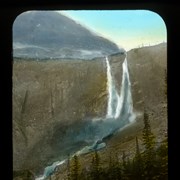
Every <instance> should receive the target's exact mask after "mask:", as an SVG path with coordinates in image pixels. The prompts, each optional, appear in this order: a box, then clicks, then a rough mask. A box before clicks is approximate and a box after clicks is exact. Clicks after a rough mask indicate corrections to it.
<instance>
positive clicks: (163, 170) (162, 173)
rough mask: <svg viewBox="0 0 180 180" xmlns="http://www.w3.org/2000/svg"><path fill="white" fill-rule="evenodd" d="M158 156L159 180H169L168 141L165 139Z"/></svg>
mask: <svg viewBox="0 0 180 180" xmlns="http://www.w3.org/2000/svg"><path fill="white" fill-rule="evenodd" d="M157 155H158V159H157V160H158V163H159V164H158V166H159V169H158V172H159V173H158V176H157V177H158V180H167V179H168V141H167V139H165V140H164V141H163V142H162V143H161V145H160V147H159V148H158V150H157Z"/></svg>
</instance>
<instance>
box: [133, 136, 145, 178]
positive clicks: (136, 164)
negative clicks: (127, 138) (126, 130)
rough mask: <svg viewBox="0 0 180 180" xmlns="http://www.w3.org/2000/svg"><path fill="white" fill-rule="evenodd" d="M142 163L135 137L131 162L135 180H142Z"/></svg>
mask: <svg viewBox="0 0 180 180" xmlns="http://www.w3.org/2000/svg"><path fill="white" fill-rule="evenodd" d="M142 170H143V161H142V157H141V152H140V149H139V143H138V138H137V137H136V154H135V157H134V161H133V174H134V177H135V178H136V179H137V180H141V179H142V173H143V172H142Z"/></svg>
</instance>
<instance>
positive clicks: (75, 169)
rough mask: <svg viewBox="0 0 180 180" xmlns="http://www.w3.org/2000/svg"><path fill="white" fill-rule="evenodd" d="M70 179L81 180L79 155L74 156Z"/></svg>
mask: <svg viewBox="0 0 180 180" xmlns="http://www.w3.org/2000/svg"><path fill="white" fill-rule="evenodd" d="M70 179H71V180H79V179H80V163H79V159H78V156H77V155H74V156H73V159H72V163H71V170H70Z"/></svg>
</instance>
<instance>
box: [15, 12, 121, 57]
mask: <svg viewBox="0 0 180 180" xmlns="http://www.w3.org/2000/svg"><path fill="white" fill-rule="evenodd" d="M13 48H14V56H15V57H28V58H29V57H32V58H40V59H41V58H50V57H51V58H83V59H92V58H95V57H102V56H105V55H109V54H113V53H117V52H119V51H122V49H121V50H120V49H119V48H118V46H117V45H116V44H115V43H113V42H111V41H109V40H108V39H105V38H103V37H100V36H98V35H96V34H95V33H93V32H91V31H89V30H88V29H86V28H85V27H83V26H81V25H80V24H78V23H76V22H75V21H73V20H72V19H70V18H68V17H66V16H63V15H61V14H60V13H58V12H53V11H30V12H25V13H23V14H21V15H19V16H18V17H17V18H16V20H15V22H14V25H13Z"/></svg>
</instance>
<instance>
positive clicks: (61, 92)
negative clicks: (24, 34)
mask: <svg viewBox="0 0 180 180" xmlns="http://www.w3.org/2000/svg"><path fill="white" fill-rule="evenodd" d="M166 48H167V47H166V44H160V45H157V46H152V47H144V48H138V49H133V50H131V51H129V52H128V53H127V57H128V58H127V60H128V68H129V74H130V80H131V87H132V97H133V106H134V111H135V112H136V114H137V118H136V123H135V125H133V126H132V127H130V128H129V130H127V131H122V132H120V133H119V135H117V136H116V137H114V138H112V139H111V141H109V143H108V144H107V146H108V147H109V150H113V149H112V148H111V147H116V145H118V147H119V142H121V141H122V139H123V141H125V139H126V138H128V139H129V137H132V139H133V137H134V136H136V135H137V134H139V133H140V132H141V129H142V126H143V122H142V117H143V116H142V115H143V111H144V107H146V108H147V109H148V112H150V120H151V125H152V129H153V132H155V133H156V135H157V136H158V137H160V138H161V137H162V136H163V134H162V131H164V130H166V129H167V99H166V98H167V97H166V95H165V90H166V89H165V87H166V86H165V70H166V69H167V54H166ZM108 58H109V62H110V64H111V66H112V73H113V77H115V80H116V86H117V88H119V89H120V86H119V85H120V84H121V79H122V62H123V61H124V58H125V55H124V54H115V55H112V56H109V57H108ZM106 110H107V77H106V62H105V58H97V59H93V60H91V61H83V60H61V61H55V60H51V61H43V62H42V61H25V60H18V59H15V60H14V64H13V169H14V170H20V169H30V170H32V171H33V172H35V173H42V171H43V168H44V167H45V166H47V165H48V163H49V164H50V163H52V162H53V161H56V160H57V159H62V158H63V156H66V155H67V154H68V153H70V152H72V149H71V148H73V150H74V151H76V147H77V146H76V145H77V144H76V145H75V144H74V147H73V144H71V146H69V143H70V140H69V139H66V138H65V136H66V134H67V133H70V134H71V132H72V134H76V133H77V134H78V132H79V131H80V130H81V128H82V126H84V125H85V124H86V123H87V122H88V120H89V119H93V118H97V117H105V116H106ZM138 114H141V116H139V115H138ZM87 125H88V124H87ZM64 138H65V139H64ZM70 138H74V137H73V136H70ZM71 142H72V141H71ZM86 144H87V142H85V141H83V140H82V141H79V145H78V148H79V147H81V146H82V147H83V146H85V145H86ZM127 144H128V143H126V148H127ZM121 149H123V146H122V147H121Z"/></svg>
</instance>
